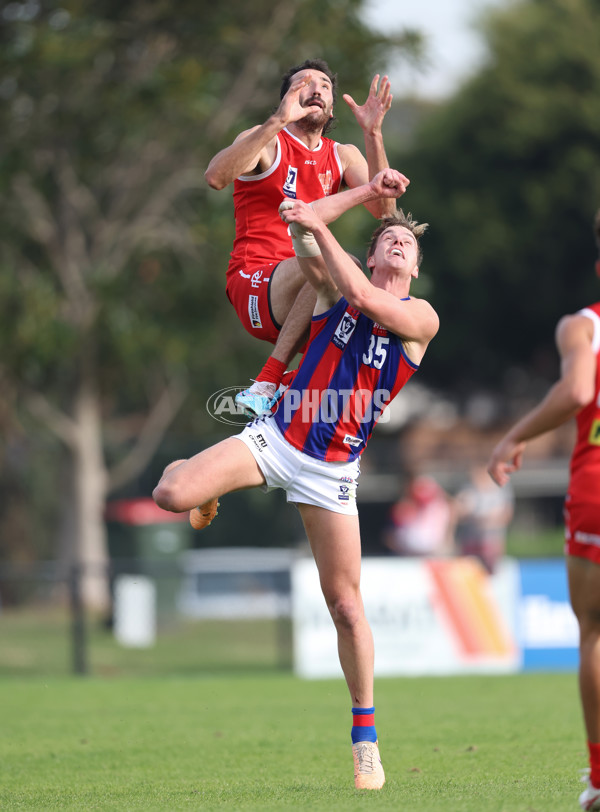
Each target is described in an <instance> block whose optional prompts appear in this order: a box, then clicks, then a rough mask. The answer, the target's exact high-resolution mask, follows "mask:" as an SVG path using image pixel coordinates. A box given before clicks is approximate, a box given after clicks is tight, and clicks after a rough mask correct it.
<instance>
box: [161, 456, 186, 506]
mask: <svg viewBox="0 0 600 812" xmlns="http://www.w3.org/2000/svg"><path fill="white" fill-rule="evenodd" d="M182 462H185V460H176V461H175V462H172V463H171V464H170V465H167V467H166V468H165V471H164V473H163V475H162V477H161V480H160V482H159V483H158V485H157V486H156V487H155V488H154V490H153V491H152V498H153V499H154V501H155V502H156V504H157V505H158V506H159V507H160V508H162V509H163V510H170V511H171V512H172V513H182V512H183V511H184V510H189V507H187V506H186V505H184V504H183V502H182V500H181V487H180V485H179V480H180V477H178V476H177V473H176V471H175V469H176V468H178V467H179V466H180V465H181V463H182Z"/></svg>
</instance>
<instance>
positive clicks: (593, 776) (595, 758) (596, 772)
mask: <svg viewBox="0 0 600 812" xmlns="http://www.w3.org/2000/svg"><path fill="white" fill-rule="evenodd" d="M588 751H589V754H590V767H591V771H590V781H591V782H592V784H593V785H594V786H595V787H596V789H600V743H594V742H588Z"/></svg>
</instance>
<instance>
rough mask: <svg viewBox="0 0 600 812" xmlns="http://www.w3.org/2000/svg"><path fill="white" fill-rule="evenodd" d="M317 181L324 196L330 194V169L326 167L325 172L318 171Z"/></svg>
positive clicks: (331, 187) (331, 184)
mask: <svg viewBox="0 0 600 812" xmlns="http://www.w3.org/2000/svg"><path fill="white" fill-rule="evenodd" d="M319 183H320V184H321V187H322V189H323V194H324V195H325V197H327V195H330V194H332V192H333V174H332V172H331V169H328V170H327V171H326V172H319Z"/></svg>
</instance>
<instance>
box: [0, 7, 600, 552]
mask: <svg viewBox="0 0 600 812" xmlns="http://www.w3.org/2000/svg"><path fill="white" fill-rule="evenodd" d="M362 5H363V4H362V0H326V1H325V2H323V1H322V0H295V2H293V3H290V2H287V0H281V1H280V2H277V3H275V4H273V3H267V2H266V1H265V0H257V2H256V3H252V4H244V3H236V4H235V5H234V7H232V6H231V4H230V5H229V6H226V7H225V6H218V5H215V4H208V3H206V2H200V3H198V2H195V3H192V2H189V0H179V1H178V2H177V3H176V5H175V6H173V4H172V3H166V2H164V0H145V2H143V3H142V2H125V3H115V2H110V1H109V0H100V1H99V2H96V3H93V4H89V3H82V2H80V0H65V1H64V2H59V0H46V2H38V0H23V2H10V3H6V4H3V6H2V9H1V13H0V128H1V131H2V139H1V141H0V184H1V185H2V189H3V195H2V196H0V245H1V248H0V338H1V340H2V345H3V353H2V357H1V360H0V382H1V385H2V393H3V398H2V405H1V407H0V427H1V428H2V440H1V441H0V492H1V493H2V497H3V498H2V500H0V502H1V507H0V552H2V553H4V554H5V555H9V556H11V557H27V556H31V557H34V556H37V555H40V554H41V555H52V554H54V553H56V552H57V551H58V550H59V545H58V543H57V540H58V539H60V540H61V544H62V548H63V553H64V554H65V555H67V556H69V555H73V554H74V550H75V549H76V542H77V540H78V539H79V540H80V539H81V537H82V534H85V533H86V532H87V528H88V526H89V525H90V523H93V522H94V521H95V522H96V523H98V522H100V521H101V518H102V510H103V505H104V502H105V500H106V499H108V498H111V497H114V496H118V495H146V494H147V493H148V492H149V490H150V488H151V487H152V484H153V483H154V482H155V481H156V478H157V476H158V474H159V472H160V470H161V469H162V466H163V465H164V463H165V462H167V461H168V460H170V459H172V458H174V457H175V456H180V455H182V454H187V453H189V452H190V450H193V449H195V448H197V447H198V446H200V445H202V444H203V443H204V442H206V441H208V440H214V439H219V437H220V436H222V435H223V434H224V433H226V432H220V431H219V428H220V427H218V426H216V424H215V423H214V422H212V421H211V420H210V419H209V417H208V416H207V415H206V411H205V409H204V404H205V403H206V400H207V398H208V396H209V395H210V394H211V393H212V392H214V391H216V390H217V389H219V388H221V387H222V386H229V385H236V384H241V383H245V382H246V381H247V380H248V378H249V377H251V376H252V374H253V372H254V371H255V370H256V369H257V368H259V367H260V365H261V364H262V362H263V360H264V358H265V357H266V354H267V353H268V347H266V346H264V345H260V344H259V343H257V342H252V341H251V340H250V339H249V337H248V336H247V335H246V334H245V332H244V331H243V330H242V328H241V326H240V325H239V324H238V322H237V319H236V317H235V315H234V313H233V310H232V308H231V307H230V305H229V303H228V302H227V299H226V297H225V294H224V271H225V267H226V263H227V257H228V252H229V250H230V246H231V241H232V237H233V221H232V204H231V196H230V193H229V191H225V192H214V191H212V190H209V189H208V188H207V186H206V184H205V182H204V180H203V170H204V168H205V167H206V165H207V163H208V161H209V159H210V157H211V156H212V155H213V154H214V153H215V152H216V151H218V150H219V149H221V148H222V147H223V146H225V145H226V144H228V143H229V142H230V141H231V140H232V139H233V137H234V136H235V135H236V134H237V133H238V132H239V131H240V130H242V129H244V128H245V127H248V126H251V125H253V124H255V123H257V122H260V121H262V120H264V118H265V117H266V116H267V115H268V114H269V112H270V111H271V110H272V109H273V107H274V106H275V105H276V103H277V99H278V94H279V80H280V76H281V74H282V73H283V72H284V71H285V70H286V69H287V68H288V67H289V66H290V65H292V64H294V63H296V62H300V61H302V60H303V59H304V58H306V57H307V56H317V55H318V56H322V57H324V58H325V59H327V60H328V61H329V63H330V64H331V66H332V67H333V68H334V69H335V70H336V71H337V72H338V74H339V77H340V90H341V91H342V92H349V93H350V94H351V95H353V96H354V97H355V98H356V99H357V100H359V101H361V100H363V99H364V98H365V96H366V93H367V91H368V87H369V83H370V80H371V77H372V75H373V74H374V73H375V72H379V73H383V72H385V70H386V66H387V64H388V63H389V59H390V57H391V56H392V55H393V54H397V53H398V52H399V53H401V54H402V55H403V56H404V58H405V59H406V60H411V61H412V62H413V64H414V65H415V66H416V69H418V65H419V64H420V63H419V59H420V58H422V57H423V43H422V41H421V38H420V37H419V34H418V32H415V31H411V30H409V29H407V28H405V27H403V25H402V23H403V21H404V18H402V20H400V18H399V19H398V20H392V19H391V20H390V21H389V28H388V30H387V31H386V33H385V34H378V33H374V32H372V31H370V30H369V29H367V28H366V27H365V26H364V24H363V23H362V22H361V17H360V11H361V7H362ZM232 11H234V12H235V13H232ZM482 25H483V31H484V33H485V37H486V39H487V42H488V45H489V59H488V62H487V64H486V65H485V66H484V67H483V68H482V69H481V71H480V72H479V73H478V74H477V75H476V76H475V77H473V79H472V80H470V81H469V82H468V83H467V84H466V85H465V86H464V87H463V88H462V89H461V90H460V91H459V92H458V93H457V94H456V95H455V96H454V97H453V98H451V99H449V100H447V101H445V102H440V103H439V104H437V105H432V104H424V103H423V102H422V101H421V100H419V99H415V98H399V97H398V94H396V98H395V101H394V107H393V109H392V111H391V113H390V114H389V116H388V118H387V120H386V123H385V129H384V136H385V140H386V144H387V147H388V153H389V155H390V162H391V164H392V165H394V166H397V167H398V168H399V169H401V170H402V171H404V172H405V173H406V174H407V175H408V176H409V177H410V178H411V181H412V183H411V186H410V189H409V191H408V193H407V195H406V198H405V200H404V201H403V205H404V206H405V207H406V208H408V209H411V210H412V211H413V213H414V214H415V216H417V218H418V219H420V220H427V221H429V222H430V223H431V229H430V232H429V233H428V235H427V237H426V238H425V241H424V249H425V263H424V268H423V274H422V279H421V280H420V281H419V285H418V286H417V287H416V288H415V292H416V293H417V295H424V296H426V297H427V298H429V299H430V300H431V301H432V303H433V304H434V306H435V307H436V309H437V310H438V311H439V313H440V316H441V325H442V326H441V331H440V335H439V336H438V338H436V340H435V341H434V342H433V343H432V346H431V348H430V350H429V351H428V354H427V357H426V360H425V362H424V364H423V367H422V370H421V372H420V373H419V377H420V379H421V383H426V384H428V385H429V386H432V387H435V388H436V389H439V390H440V391H441V392H442V394H443V396H444V397H446V398H448V399H451V400H455V401H458V402H460V401H461V399H463V398H467V397H468V396H469V395H471V394H472V393H473V392H477V391H480V390H482V389H484V390H486V391H488V392H490V393H491V395H492V396H493V399H494V403H495V404H496V406H497V407H498V408H497V416H499V415H501V414H502V413H503V412H504V413H507V412H508V411H509V410H510V406H511V403H512V402H513V398H514V397H517V396H527V397H530V396H533V395H536V396H537V394H538V393H539V391H540V390H541V389H543V387H545V386H546V385H547V383H548V381H549V380H550V379H551V377H552V376H553V375H554V374H555V372H556V369H557V365H556V354H555V352H554V348H553V342H552V333H553V328H554V325H555V323H556V320H557V319H558V317H559V316H560V315H561V314H562V313H563V312H565V310H573V309H576V308H578V307H580V306H582V305H583V304H587V303H589V301H591V300H593V299H594V298H595V297H596V293H595V286H594V280H593V277H592V274H591V267H592V263H593V261H594V259H595V246H594V243H593V239H592V232H591V221H592V218H593V214H594V212H595V210H596V209H597V208H598V206H599V205H600V169H599V168H598V161H597V156H598V154H599V152H600V136H599V134H598V127H597V122H598V120H600V101H599V100H600V92H599V91H600V47H599V46H600V42H599V38H600V33H599V32H600V9H599V7H598V5H597V3H596V2H594V0H515V1H514V2H509V3H507V4H506V6H502V7H499V8H498V9H497V10H495V11H494V12H493V13H489V14H488V15H487V16H486V18H485V20H484V21H483V23H482ZM394 32H399V33H394ZM337 114H338V118H339V122H338V126H337V129H336V130H334V132H333V137H335V138H336V139H337V140H340V141H352V142H354V143H358V144H359V146H362V145H361V144H360V140H359V139H360V137H361V133H360V130H359V128H358V127H357V125H356V123H355V121H354V119H353V116H352V114H351V112H350V111H349V110H348V109H347V107H346V105H345V104H344V102H343V101H341V99H340V102H339V104H338V110H337ZM372 227H373V221H372V220H371V219H370V218H369V217H367V216H365V215H364V212H362V211H354V212H351V213H350V214H349V215H348V216H347V217H346V218H344V219H343V220H342V221H340V223H339V224H336V225H335V227H334V228H335V231H336V234H337V235H338V237H339V238H340V240H341V241H342V242H343V243H344V245H345V246H346V247H347V248H348V249H349V250H351V251H352V252H353V253H355V254H357V255H358V256H362V255H364V247H365V244H366V242H367V239H368V236H369V234H370V232H371V230H372ZM90 460H92V464H91V467H90V466H89V462H90ZM84 463H86V464H88V468H85V466H84ZM82 482H92V484H93V486H94V487H93V488H92V490H93V498H92V497H90V496H89V494H88V495H87V496H86V494H85V493H82V487H81V483H82ZM86 499H87V501H86ZM90 504H92V505H93V507H92V508H90V506H89V505H90ZM65 540H66V541H65ZM101 541H102V540H101V538H100V536H97V537H95V540H93V541H92V545H96V546H98V544H101Z"/></svg>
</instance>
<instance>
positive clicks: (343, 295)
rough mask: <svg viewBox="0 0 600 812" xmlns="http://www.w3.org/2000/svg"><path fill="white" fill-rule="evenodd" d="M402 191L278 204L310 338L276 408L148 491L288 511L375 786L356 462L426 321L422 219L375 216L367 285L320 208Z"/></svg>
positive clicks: (332, 212)
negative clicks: (231, 498) (295, 521)
mask: <svg viewBox="0 0 600 812" xmlns="http://www.w3.org/2000/svg"><path fill="white" fill-rule="evenodd" d="M407 185H408V180H407V179H406V178H405V177H404V175H402V174H400V173H399V172H396V171H395V170H392V169H386V170H384V171H383V172H381V173H379V174H378V175H376V177H375V178H374V179H373V180H372V181H371V182H370V183H368V184H365V185H364V186H360V187H357V188H356V189H351V190H348V191H345V192H341V193H340V194H338V195H332V196H331V197H328V198H324V199H321V200H318V201H316V202H315V203H314V204H313V205H308V204H306V203H304V202H302V201H300V200H296V201H287V202H286V207H285V208H282V211H281V216H282V218H283V219H284V220H285V222H286V223H288V224H290V227H291V228H290V230H291V233H292V238H293V243H294V250H295V253H296V255H297V257H298V261H299V264H300V267H301V268H302V271H303V273H304V274H305V275H306V278H307V279H308V281H309V282H310V284H311V285H312V286H313V288H314V289H315V291H316V294H317V301H316V305H315V310H314V316H313V320H312V331H311V338H310V340H309V344H308V347H307V349H306V352H305V353H304V357H303V359H302V362H301V364H300V366H299V368H298V372H297V374H296V377H295V378H294V381H293V382H292V384H291V385H290V387H289V388H288V389H287V390H286V392H285V393H284V394H283V396H282V397H281V400H280V401H279V403H278V408H277V411H276V412H275V414H269V415H268V416H264V417H262V418H259V419H257V420H255V421H254V423H252V424H249V425H248V426H246V428H245V429H244V430H243V431H242V433H241V434H239V435H237V436H235V437H230V438H229V439H227V440H223V441H222V442H220V443H218V444H217V445H215V446H212V447H211V448H208V449H206V450H205V451H202V452H201V453H200V454H197V455H196V456H194V457H192V458H191V459H189V460H177V461H175V462H173V463H171V464H170V465H168V466H167V468H166V469H165V472H164V474H163V477H162V478H161V480H160V482H159V483H158V485H157V486H156V488H155V490H154V494H153V496H154V499H155V501H156V502H157V504H158V505H159V506H160V507H162V508H164V509H165V510H171V511H174V512H183V511H186V510H192V509H193V508H195V506H197V505H200V506H201V508H200V509H201V511H204V512H205V513H206V512H209V509H210V504H211V503H214V502H215V501H216V500H217V499H218V498H219V497H220V496H222V495H223V494H226V493H229V492H231V491H234V490H240V489H243V488H252V487H260V488H262V489H263V490H270V489H272V488H283V489H284V490H285V491H286V494H287V500H288V502H292V503H294V504H295V505H296V506H297V508H298V510H299V511H300V515H301V517H302V521H303V523H304V527H305V530H306V534H307V536H308V540H309V542H310V545H311V549H312V552H313V555H314V558H315V562H316V565H317V569H318V571H319V577H320V583H321V588H322V591H323V594H324V597H325V600H326V602H327V606H328V608H329V611H330V613H331V617H332V619H333V622H334V624H335V628H336V631H337V638H338V653H339V658H340V663H341V666H342V670H343V672H344V676H345V678H346V683H347V685H348V690H349V692H350V696H351V700H352V717H353V724H352V730H351V737H352V751H353V758H354V780H355V787H356V788H357V789H380V788H381V787H382V786H383V784H384V781H385V775H384V772H383V767H382V765H381V759H380V757H379V750H378V742H377V733H376V729H375V721H374V712H375V708H374V701H373V700H374V697H373V689H374V686H373V682H374V678H373V668H374V650H373V637H372V634H371V629H370V627H369V624H368V622H367V619H366V617H365V612H364V606H363V602H362V597H361V593H360V568H361V540H360V528H359V523H358V510H357V507H356V487H357V481H358V476H359V459H360V455H361V453H362V452H363V450H364V448H365V446H366V444H367V441H368V439H369V436H370V434H371V431H372V429H373V426H374V425H375V422H376V421H377V419H378V418H379V416H380V414H381V412H382V410H383V409H384V408H385V406H386V405H387V404H388V403H389V402H390V401H391V400H392V399H393V397H394V396H395V395H396V393H397V392H398V391H399V390H400V389H401V388H402V386H403V385H404V384H405V383H406V381H407V380H408V379H409V378H410V377H411V376H412V374H413V373H414V372H415V371H416V370H417V369H418V366H419V364H420V362H421V359H422V358H423V355H424V353H425V350H426V348H427V345H428V344H429V341H430V340H431V339H432V338H433V336H434V335H435V334H436V332H437V330H438V326H439V322H438V317H437V314H436V313H435V311H434V310H433V308H432V307H431V305H430V304H429V303H428V302H426V301H424V300H422V299H416V298H414V297H411V296H410V295H409V290H410V283H411V280H412V279H413V278H415V277H416V276H417V275H418V272H419V262H420V248H419V238H420V236H421V234H422V233H423V231H424V230H425V228H426V226H425V225H419V224H418V223H416V222H415V221H414V220H413V219H412V218H411V216H410V215H408V216H406V215H404V214H403V213H402V212H398V213H397V214H396V215H395V216H394V217H390V218H386V219H384V221H383V222H382V223H381V225H380V226H379V227H378V228H377V229H376V230H375V232H374V235H373V239H372V242H371V245H370V247H369V251H368V258H367V265H368V267H369V268H370V269H371V271H372V276H371V279H370V280H369V279H368V278H367V277H366V276H365V275H364V274H363V273H362V271H361V270H360V269H359V268H358V267H357V266H356V264H355V263H354V262H353V260H352V259H351V258H350V257H349V256H348V255H347V254H346V252H345V251H344V250H343V248H342V247H341V246H340V245H339V243H338V242H337V240H336V239H335V238H334V236H333V235H332V233H331V232H330V230H329V229H328V228H327V226H326V224H325V222H324V220H323V219H322V218H321V216H320V212H321V211H324V212H325V216H326V217H327V220H328V221H331V220H333V219H335V217H337V216H338V215H339V214H341V213H343V212H344V211H345V210H346V209H348V208H350V207H351V206H354V205H357V204H359V203H363V202H365V200H369V199H374V198H376V197H387V198H397V197H399V196H400V195H402V194H403V193H404V191H405V189H406V186H407ZM357 393H359V395H358V396H357V397H355V396H354V395H356V394H357ZM307 399H308V400H310V402H311V404H310V405H309V407H308V411H307V412H306V416H305V410H304V405H305V404H306V400H307Z"/></svg>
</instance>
